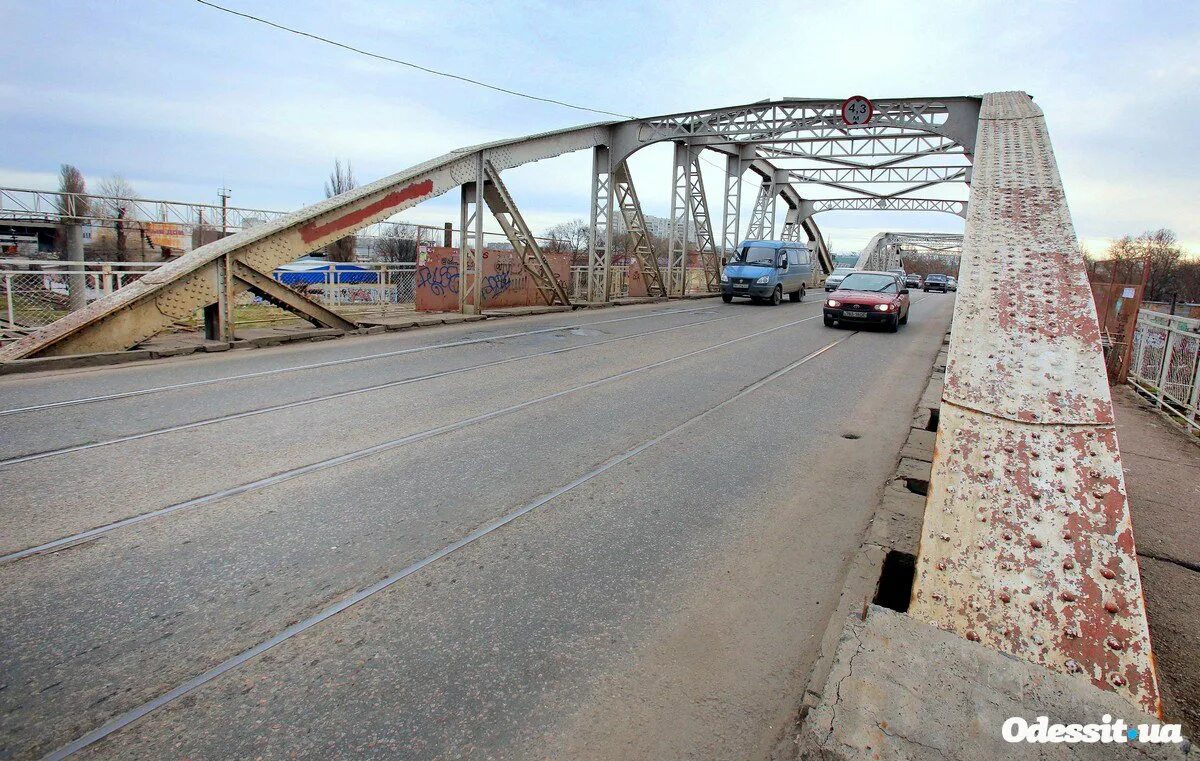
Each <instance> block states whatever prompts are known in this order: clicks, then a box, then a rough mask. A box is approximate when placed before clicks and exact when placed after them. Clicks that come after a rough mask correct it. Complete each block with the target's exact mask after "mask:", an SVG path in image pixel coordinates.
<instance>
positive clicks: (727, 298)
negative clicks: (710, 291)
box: [721, 293, 733, 304]
mask: <svg viewBox="0 0 1200 761" xmlns="http://www.w3.org/2000/svg"><path fill="white" fill-rule="evenodd" d="M721 301H724V302H725V303H726V304H728V303H729V302H731V301H733V297H732V296H730V295H729V294H728V293H723V294H721Z"/></svg>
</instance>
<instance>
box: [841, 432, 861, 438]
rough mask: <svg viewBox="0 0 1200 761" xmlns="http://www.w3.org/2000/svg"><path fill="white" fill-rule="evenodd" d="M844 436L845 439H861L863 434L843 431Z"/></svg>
mask: <svg viewBox="0 0 1200 761" xmlns="http://www.w3.org/2000/svg"><path fill="white" fill-rule="evenodd" d="M842 438H843V439H861V438H862V436H860V435H858V434H857V433H843V434H842Z"/></svg>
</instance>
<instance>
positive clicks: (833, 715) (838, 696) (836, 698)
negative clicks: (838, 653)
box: [821, 624, 863, 747]
mask: <svg viewBox="0 0 1200 761" xmlns="http://www.w3.org/2000/svg"><path fill="white" fill-rule="evenodd" d="M854 627H855V625H854V624H851V625H850V626H847V627H846V630H847V631H848V632H849V633H850V636H852V637H854V641H855V642H856V643H857V644H858V647H856V648H855V649H854V653H853V654H851V656H850V660H849V662H847V664H846V674H845V675H844V676H843V677H842V678H841V679H839V680H838V682H837V685H836V686H835V687H834V690H833V703H831V704H830V706H829V731H828V732H826V733H825V739H823V740H822V741H821V745H823V746H825V747H828V746H829V740H830V739H831V738H832V737H833V732H834V726H835V725H836V724H837V707H838V705H839V704H840V703H841V702H842V682H844V681H846V680H847V679H849V678H850V677H852V676H854V661H855V660H856V659H857V658H858V656H860V655H862V651H863V643H862V640H861V639H859V637H858V632H857V631H855V628H854Z"/></svg>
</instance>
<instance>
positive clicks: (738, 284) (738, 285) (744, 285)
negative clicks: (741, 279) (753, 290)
mask: <svg viewBox="0 0 1200 761" xmlns="http://www.w3.org/2000/svg"><path fill="white" fill-rule="evenodd" d="M733 287H734V288H749V287H750V284H749V283H734V284H733Z"/></svg>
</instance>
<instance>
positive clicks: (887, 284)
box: [825, 271, 909, 333]
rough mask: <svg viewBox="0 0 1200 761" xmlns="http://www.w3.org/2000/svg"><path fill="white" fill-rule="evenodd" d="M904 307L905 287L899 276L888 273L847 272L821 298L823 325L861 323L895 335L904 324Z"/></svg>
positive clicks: (907, 306) (906, 299)
mask: <svg viewBox="0 0 1200 761" xmlns="http://www.w3.org/2000/svg"><path fill="white" fill-rule="evenodd" d="M908 308H909V301H908V287H907V286H906V285H905V284H904V281H903V280H902V279H900V277H899V276H897V275H894V274H892V273H891V272H867V271H856V272H851V273H850V274H849V275H846V279H845V280H843V281H842V282H841V285H839V286H838V289H837V290H836V291H834V292H833V293H831V294H829V297H828V298H826V299H825V326H826V327H833V325H834V323H839V324H841V323H865V324H874V325H883V326H884V327H886V328H887V329H888V330H889V331H891V332H892V333H895V332H896V331H897V330H899V328H900V326H901V325H904V324H907V323H908Z"/></svg>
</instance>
